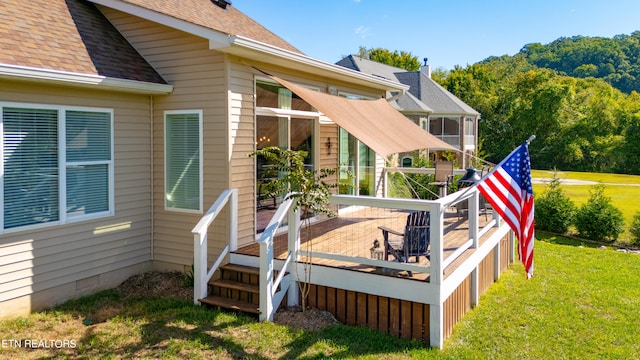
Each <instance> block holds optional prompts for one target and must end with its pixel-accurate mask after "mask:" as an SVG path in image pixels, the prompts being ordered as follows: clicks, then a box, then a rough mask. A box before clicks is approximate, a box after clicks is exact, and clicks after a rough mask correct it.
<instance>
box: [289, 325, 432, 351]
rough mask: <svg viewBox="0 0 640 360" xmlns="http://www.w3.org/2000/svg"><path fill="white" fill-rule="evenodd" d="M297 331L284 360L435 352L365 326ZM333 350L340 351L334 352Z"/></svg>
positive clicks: (335, 326)
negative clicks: (415, 351) (418, 351)
mask: <svg viewBox="0 0 640 360" xmlns="http://www.w3.org/2000/svg"><path fill="white" fill-rule="evenodd" d="M291 331H292V332H293V331H296V332H297V335H294V336H293V338H294V340H292V341H291V342H290V343H288V344H287V345H286V348H287V349H289V351H288V352H287V353H286V354H285V355H284V356H283V357H282V358H283V359H326V358H331V359H347V358H349V359H351V358H354V357H357V356H362V355H374V356H375V357H381V358H383V357H385V354H386V355H392V354H395V355H397V354H400V353H406V352H409V351H412V350H420V352H421V353H422V354H424V352H425V351H433V352H437V351H438V350H437V349H430V348H429V346H428V345H427V344H425V343H422V342H419V341H417V340H404V339H400V338H397V337H395V336H392V335H389V334H384V333H381V332H378V331H376V330H372V329H369V328H366V327H357V326H348V325H332V326H329V327H327V328H324V329H322V330H317V331H304V332H301V331H297V330H291ZM336 349H339V350H337V351H336Z"/></svg>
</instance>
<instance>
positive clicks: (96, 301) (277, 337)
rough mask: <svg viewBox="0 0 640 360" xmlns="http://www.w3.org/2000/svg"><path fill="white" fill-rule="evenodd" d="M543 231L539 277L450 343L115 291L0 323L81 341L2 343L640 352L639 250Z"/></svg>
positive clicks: (510, 280) (487, 304) (420, 352)
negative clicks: (276, 320)
mask: <svg viewBox="0 0 640 360" xmlns="http://www.w3.org/2000/svg"><path fill="white" fill-rule="evenodd" d="M538 237H539V238H540V240H537V241H536V244H535V246H536V250H535V251H536V258H535V273H534V277H533V278H532V279H530V280H526V279H525V276H524V270H523V269H522V265H520V264H514V265H513V266H512V267H511V268H510V269H509V270H507V271H506V272H504V273H503V275H502V276H501V278H500V280H499V281H498V282H497V283H496V284H494V285H492V286H491V287H490V289H489V290H488V291H487V292H486V293H485V294H484V295H483V296H482V297H481V299H480V305H479V306H477V307H476V308H474V309H473V310H472V311H471V312H469V313H468V314H467V315H466V316H465V317H464V318H463V319H462V321H461V322H460V323H459V324H458V325H457V326H456V328H455V329H454V333H453V335H452V336H451V337H450V338H449V339H447V341H446V342H445V346H444V349H443V350H437V349H430V348H428V347H426V346H425V345H424V344H422V343H419V342H415V341H406V340H401V339H397V338H394V337H392V336H389V335H386V334H382V333H379V332H377V331H374V330H371V329H368V328H360V327H349V326H344V325H335V326H331V327H328V328H325V329H323V330H320V331H302V330H295V329H291V328H287V327H284V326H280V325H276V324H273V323H259V322H257V321H256V320H255V318H253V317H250V316H245V315H242V314H234V313H225V312H220V311H217V310H213V309H206V308H204V307H198V306H194V305H193V304H191V303H189V302H184V301H178V300H172V299H169V298H158V297H152V298H122V296H121V295H120V294H119V293H118V292H117V291H115V290H108V291H103V292H100V293H98V294H96V295H93V296H89V297H85V298H82V299H79V300H73V301H70V302H67V303H65V304H63V305H61V306H58V307H56V308H54V309H51V310H48V311H44V312H40V313H35V314H32V315H30V316H27V317H22V318H18V319H14V320H5V321H0V337H1V338H2V339H3V340H7V339H69V340H74V341H75V342H76V344H77V346H76V347H75V348H65V349H37V350H26V349H24V348H9V347H6V346H3V347H2V348H0V358H14V359H26V358H31V359H36V358H49V357H57V358H78V357H80V358H101V359H122V358H127V359H128V358H165V359H183V358H189V359H209V358H215V359H324V358H337V359H352V358H353V359H380V358H384V359H458V358H466V359H488V358H492V359H540V358H568V359H589V358H593V359H595V358H620V359H629V358H640V332H639V331H637V322H638V319H640V255H639V254H632V253H622V252H617V251H613V250H602V249H598V248H594V247H589V244H580V243H579V242H576V241H575V240H572V239H568V238H563V237H555V236H545V235H539V236H538ZM583 245H584V246H583Z"/></svg>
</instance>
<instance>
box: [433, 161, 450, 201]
mask: <svg viewBox="0 0 640 360" xmlns="http://www.w3.org/2000/svg"><path fill="white" fill-rule="evenodd" d="M435 168H436V170H435V173H434V176H433V181H432V182H430V183H429V184H430V185H436V186H438V187H439V188H440V197H444V196H447V188H448V187H449V184H450V183H451V182H453V161H436V162H435Z"/></svg>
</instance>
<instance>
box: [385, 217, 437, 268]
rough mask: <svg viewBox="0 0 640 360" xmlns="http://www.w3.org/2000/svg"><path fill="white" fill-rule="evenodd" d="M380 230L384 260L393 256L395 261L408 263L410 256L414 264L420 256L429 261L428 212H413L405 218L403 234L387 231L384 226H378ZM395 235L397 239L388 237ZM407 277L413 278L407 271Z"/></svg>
mask: <svg viewBox="0 0 640 360" xmlns="http://www.w3.org/2000/svg"><path fill="white" fill-rule="evenodd" d="M378 228H379V229H380V230H382V237H383V238H384V259H385V260H389V255H391V256H393V257H394V259H395V260H396V261H400V262H409V258H410V257H411V256H415V257H416V262H418V261H419V257H420V256H424V257H426V258H427V259H431V254H430V253H429V242H430V236H429V235H430V233H429V212H428V211H415V212H412V213H411V214H409V215H408V216H407V224H406V225H405V227H404V232H399V231H396V230H393V229H389V228H387V227H384V226H378ZM389 234H391V235H396V236H397V237H390V236H389ZM409 276H413V274H412V272H411V271H409Z"/></svg>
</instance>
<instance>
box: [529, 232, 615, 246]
mask: <svg viewBox="0 0 640 360" xmlns="http://www.w3.org/2000/svg"><path fill="white" fill-rule="evenodd" d="M536 240H539V241H544V242H548V243H550V244H558V245H568V246H578V247H580V246H581V247H588V248H599V247H601V246H612V244H609V243H603V242H598V241H593V240H586V239H580V238H577V237H572V236H566V235H558V234H553V233H547V232H544V231H538V230H536Z"/></svg>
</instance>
